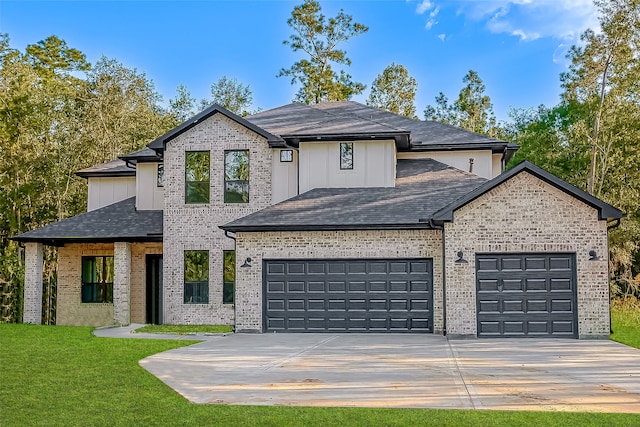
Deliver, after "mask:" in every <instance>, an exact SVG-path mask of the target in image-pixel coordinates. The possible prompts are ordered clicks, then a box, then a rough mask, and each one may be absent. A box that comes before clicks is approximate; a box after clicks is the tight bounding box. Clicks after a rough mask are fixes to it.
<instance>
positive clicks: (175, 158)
mask: <svg viewBox="0 0 640 427" xmlns="http://www.w3.org/2000/svg"><path fill="white" fill-rule="evenodd" d="M224 150H249V186H250V189H249V203H242V204H240V203H236V204H233V203H224ZM185 151H209V152H210V153H211V154H210V203H207V204H185ZM271 162H272V153H271V149H270V148H269V146H268V144H267V142H266V140H265V139H264V138H263V137H261V136H259V135H258V134H256V133H254V132H253V131H250V130H248V129H246V128H245V127H243V126H241V125H239V124H237V123H236V122H234V121H233V120H231V119H228V118H227V117H225V116H223V115H222V114H215V115H213V116H212V117H210V118H208V119H206V120H204V121H203V122H201V123H199V124H198V125H197V126H194V127H193V128H191V129H190V130H188V131H186V132H184V133H183V134H181V135H180V136H178V137H177V138H175V139H173V140H171V141H169V142H168V143H167V147H166V151H165V157H164V180H165V181H164V182H165V187H164V189H165V190H164V226H163V227H164V256H163V263H164V268H163V274H164V277H163V280H164V286H163V291H164V298H163V316H164V323H172V324H233V322H234V307H233V304H223V303H222V288H223V276H222V268H223V265H222V251H223V250H233V249H234V241H233V240H232V239H231V238H228V237H226V236H225V234H224V232H223V231H222V230H220V229H219V228H218V225H222V224H225V223H227V222H230V221H232V220H234V219H237V218H240V217H243V216H246V215H249V214H250V213H252V212H256V211H258V210H260V209H263V208H266V207H267V206H269V205H270V204H271ZM185 250H208V251H209V303H208V304H185V303H184V251H185Z"/></svg>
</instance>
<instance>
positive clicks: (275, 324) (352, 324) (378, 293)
mask: <svg viewBox="0 0 640 427" xmlns="http://www.w3.org/2000/svg"><path fill="white" fill-rule="evenodd" d="M263 274H264V277H263V279H264V281H263V283H264V289H263V295H264V319H263V320H264V323H263V324H264V330H265V331H266V332H433V325H432V323H433V298H432V296H433V261H432V260H431V259H383V260H380V259H364V260H363V259H357V260H356V259H341V260H331V259H315V260H265V261H264V265H263Z"/></svg>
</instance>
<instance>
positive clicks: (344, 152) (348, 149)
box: [340, 142, 353, 169]
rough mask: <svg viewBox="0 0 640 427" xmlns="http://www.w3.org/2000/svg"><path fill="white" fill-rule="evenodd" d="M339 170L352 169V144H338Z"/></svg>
mask: <svg viewBox="0 0 640 427" xmlns="http://www.w3.org/2000/svg"><path fill="white" fill-rule="evenodd" d="M340 169H353V142H341V143H340Z"/></svg>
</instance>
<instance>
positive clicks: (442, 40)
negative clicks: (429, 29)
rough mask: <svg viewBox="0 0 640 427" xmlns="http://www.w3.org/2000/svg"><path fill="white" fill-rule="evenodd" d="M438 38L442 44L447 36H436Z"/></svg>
mask: <svg viewBox="0 0 640 427" xmlns="http://www.w3.org/2000/svg"><path fill="white" fill-rule="evenodd" d="M438 38H439V39H440V41H441V42H444V40H445V39H446V38H447V35H446V34H444V33H442V34H438Z"/></svg>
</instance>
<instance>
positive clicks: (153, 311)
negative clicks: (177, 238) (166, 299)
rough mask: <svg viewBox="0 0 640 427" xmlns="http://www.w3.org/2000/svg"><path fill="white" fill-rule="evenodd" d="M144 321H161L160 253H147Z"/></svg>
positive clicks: (154, 322)
mask: <svg viewBox="0 0 640 427" xmlns="http://www.w3.org/2000/svg"><path fill="white" fill-rule="evenodd" d="M146 307H147V315H146V322H147V323H150V324H154V325H159V324H161V323H162V255H147V301H146Z"/></svg>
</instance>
